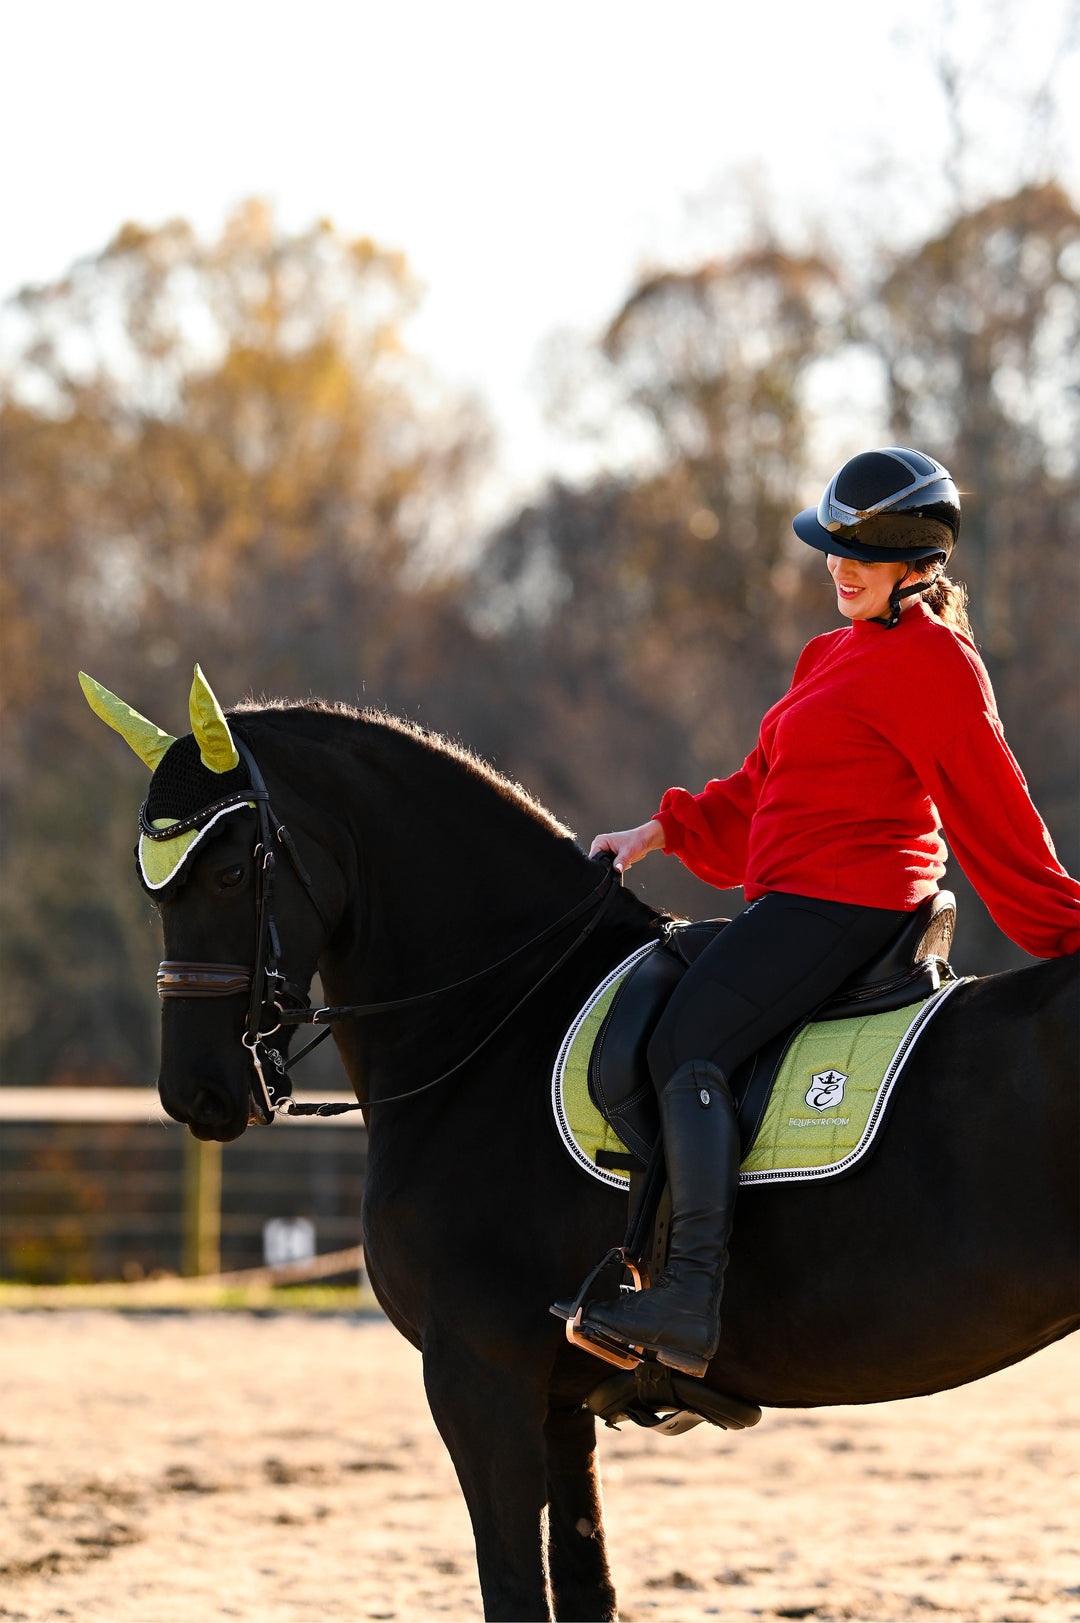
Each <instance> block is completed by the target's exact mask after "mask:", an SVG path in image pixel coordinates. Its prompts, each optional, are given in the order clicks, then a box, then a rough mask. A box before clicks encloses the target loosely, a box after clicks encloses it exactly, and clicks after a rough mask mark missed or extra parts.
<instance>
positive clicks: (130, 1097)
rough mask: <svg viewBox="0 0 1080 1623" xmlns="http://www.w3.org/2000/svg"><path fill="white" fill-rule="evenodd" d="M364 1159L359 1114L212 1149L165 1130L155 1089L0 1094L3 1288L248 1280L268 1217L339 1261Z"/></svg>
mask: <svg viewBox="0 0 1080 1623" xmlns="http://www.w3.org/2000/svg"><path fill="white" fill-rule="evenodd" d="M298 1097H299V1098H303V1097H304V1095H302V1094H301V1095H298ZM320 1097H326V1095H325V1094H324V1095H320ZM340 1097H341V1098H345V1097H346V1096H345V1095H340ZM366 1158H367V1135H366V1133H365V1131H364V1127H363V1120H362V1118H361V1116H360V1114H359V1112H355V1113H352V1114H349V1115H345V1116H332V1117H326V1118H311V1117H300V1118H297V1119H295V1120H290V1121H282V1122H278V1123H275V1125H274V1126H273V1127H272V1128H270V1129H267V1128H253V1129H251V1130H250V1131H249V1132H247V1133H246V1134H244V1136H243V1137H242V1138H240V1139H238V1140H237V1141H236V1142H235V1143H234V1144H229V1145H224V1146H222V1145H220V1144H201V1143H200V1142H199V1141H198V1140H196V1139H194V1138H192V1137H191V1135H190V1134H189V1133H188V1132H187V1130H186V1128H183V1127H180V1126H179V1125H178V1124H177V1123H176V1122H172V1121H170V1119H169V1118H168V1117H167V1116H166V1115H165V1114H164V1112H163V1111H162V1109H161V1106H160V1103H159V1101H158V1097H157V1094H156V1092H155V1091H154V1090H153V1089H149V1088H20V1087H6V1088H0V1278H7V1279H16V1280H28V1281H37V1282H40V1283H60V1282H63V1281H65V1280H72V1279H76V1280H87V1281H92V1280H103V1279H117V1278H126V1279H129V1280H134V1279H140V1278H145V1277H153V1276H154V1275H161V1274H170V1273H171V1274H176V1273H182V1274H185V1275H189V1276H196V1275H203V1276H205V1275H218V1274H220V1273H221V1271H222V1268H223V1267H224V1268H226V1269H227V1270H231V1271H234V1272H235V1271H238V1270H249V1269H251V1268H253V1267H258V1266H259V1265H260V1264H261V1263H262V1262H263V1255H262V1230H263V1224H264V1223H265V1222H266V1221H267V1219H269V1218H275V1217H277V1218H280V1217H285V1218H290V1217H291V1218H295V1217H301V1216H302V1217H306V1218H307V1219H308V1220H309V1221H310V1222H311V1223H313V1224H314V1226H315V1230H316V1241H317V1246H318V1248H319V1250H320V1251H322V1252H341V1253H343V1254H344V1253H346V1252H348V1251H349V1249H350V1247H354V1246H355V1245H356V1244H358V1242H359V1239H360V1199H361V1193H362V1188H363V1176H364V1168H365V1164H366ZM342 1271H343V1272H344V1271H345V1270H344V1269H343V1270H342ZM309 1277H313V1276H309Z"/></svg>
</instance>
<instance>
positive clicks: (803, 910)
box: [649, 890, 911, 1089]
mask: <svg viewBox="0 0 1080 1623" xmlns="http://www.w3.org/2000/svg"><path fill="white" fill-rule="evenodd" d="M910 917H911V914H910V913H905V912H896V911H894V910H892V909H891V908H884V907H857V906H855V905H854V904H853V903H851V902H824V901H819V900H817V899H816V898H815V897H812V896H788V895H786V894H785V893H784V892H783V891H776V890H774V891H770V892H769V893H768V895H767V896H762V897H759V899H758V900H757V901H756V902H751V903H750V906H749V907H748V908H747V909H746V910H745V912H743V913H740V914H739V916H738V918H736V919H733V920H732V922H731V923H730V924H729V925H728V927H727V929H725V930H721V932H720V934H719V935H718V936H717V937H716V939H715V941H712V942H710V944H709V946H708V947H706V949H705V951H704V952H703V953H702V954H701V957H700V958H698V959H697V960H696V961H695V962H694V963H693V964H691V966H690V968H689V969H688V970H687V971H686V974H685V975H684V976H683V978H682V980H681V981H680V982H679V984H678V986H676V988H675V991H674V992H673V993H672V995H671V999H670V1001H669V1003H668V1005H667V1008H666V1009H665V1010H664V1012H663V1014H662V1015H661V1017H660V1020H659V1022H658V1023H657V1027H656V1030H655V1031H654V1032H653V1036H652V1040H651V1042H650V1043H649V1069H650V1071H651V1073H652V1078H653V1082H654V1083H655V1085H656V1087H657V1088H658V1089H662V1088H663V1087H664V1086H665V1084H666V1083H667V1081H668V1078H669V1077H671V1076H672V1075H674V1073H675V1071H676V1070H677V1069H678V1068H679V1066H680V1065H682V1064H684V1063H685V1062H686V1061H687V1060H692V1059H703V1060H711V1062H712V1063H713V1064H714V1065H718V1066H719V1067H720V1069H721V1070H722V1071H723V1073H724V1075H725V1076H727V1077H730V1076H731V1075H732V1073H733V1072H734V1070H735V1068H736V1066H738V1065H740V1064H741V1063H742V1061H743V1060H744V1059H746V1058H748V1056H749V1055H750V1054H753V1053H754V1052H756V1050H757V1049H759V1048H760V1047H761V1046H762V1044H763V1043H766V1042H768V1040H769V1038H770V1037H775V1036H776V1035H777V1033H778V1032H781V1031H783V1030H784V1028H785V1027H786V1026H790V1025H794V1023H795V1022H796V1021H797V1020H801V1019H803V1018H804V1016H806V1015H808V1014H810V1013H811V1012H812V1011H813V1010H814V1009H816V1008H817V1007H818V1005H819V1004H821V1003H823V1002H824V1001H825V999H826V998H828V997H831V996H832V994H833V993H834V992H835V991H837V990H838V989H839V988H840V987H841V986H842V985H843V984H844V982H845V981H846V980H847V979H848V977H849V976H850V975H853V974H854V973H855V971H856V970H857V969H858V968H859V967H860V965H862V964H864V963H865V962H866V961H867V959H868V958H872V957H873V956H874V955H875V953H878V952H880V951H881V950H882V948H883V947H885V946H887V945H888V943H889V942H890V941H891V940H892V939H893V937H894V936H895V935H897V934H898V933H899V931H900V929H901V927H902V926H903V924H904V923H905V921H906V920H907V919H909V918H910Z"/></svg>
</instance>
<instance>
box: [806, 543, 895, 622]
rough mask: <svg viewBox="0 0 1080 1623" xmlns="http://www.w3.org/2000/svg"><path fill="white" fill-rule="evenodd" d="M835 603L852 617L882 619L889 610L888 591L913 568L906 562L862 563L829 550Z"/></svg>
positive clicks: (854, 618)
mask: <svg viewBox="0 0 1080 1623" xmlns="http://www.w3.org/2000/svg"><path fill="white" fill-rule="evenodd" d="M826 561H827V563H828V566H829V574H830V575H831V576H832V578H833V585H834V586H835V587H836V606H837V608H838V609H839V610H840V613H841V614H845V615H847V617H848V619H849V620H875V619H878V620H881V619H885V618H886V616H887V615H888V613H889V593H890V592H891V591H892V589H893V587H894V586H895V585H897V583H898V582H899V581H901V580H903V578H904V576H905V575H906V574H908V573H909V570H910V569H911V567H912V566H911V565H910V564H906V563H893V562H884V561H883V562H881V563H863V562H862V561H861V560H859V559H856V558H839V557H837V555H836V554H835V553H829V555H828V558H827V560H826Z"/></svg>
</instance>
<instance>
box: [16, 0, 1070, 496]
mask: <svg viewBox="0 0 1080 1623" xmlns="http://www.w3.org/2000/svg"><path fill="white" fill-rule="evenodd" d="M1076 13H1077V0H1022V3H1021V0H1017V3H1016V4H1015V5H1010V4H1008V3H1007V0H954V3H949V0H817V4H815V5H813V6H809V5H806V4H805V0H799V3H792V0H773V3H769V0H758V3H757V4H751V5H746V4H739V5H734V4H730V3H727V0H666V3H665V4H663V5H660V4H655V3H654V4H651V5H650V4H645V3H642V0H620V3H613V0H544V3H543V4H536V3H534V0H457V3H455V4H448V3H447V0H379V3H377V4H375V3H371V0H304V3H303V4H300V3H298V0H293V3H282V0H257V3H253V0H184V3H183V4H178V3H176V0H137V3H129V0H93V3H92V4H88V3H86V0H77V3H74V0H0V143H2V144H0V152H2V154H3V158H2V164H0V296H3V295H5V294H7V293H9V292H11V291H13V290H14V289H15V288H16V287H18V286H20V285H22V284H23V283H25V282H27V281H34V280H46V279H51V278H54V277H56V276H58V275H60V274H61V273H62V271H63V270H64V269H65V268H66V266H67V265H68V264H69V263H70V261H71V260H73V259H74V258H76V257H78V256H79V255H81V254H85V253H89V252H92V251H94V250H96V249H97V248H99V247H101V246H102V245H103V244H104V243H105V242H106V241H107V240H108V238H109V237H110V236H111V235H112V234H113V232H114V231H115V230H116V228H117V227H118V226H119V225H120V224H121V222H122V221H124V220H126V219H138V220H140V221H142V222H144V223H147V224H154V223H157V222H160V221H161V220H163V219H165V218H168V217H170V216H172V215H176V214H182V215H184V216H186V217H188V218H189V219H191V220H193V221H194V222H195V224H196V225H197V226H198V227H199V228H200V229H201V230H203V231H205V232H210V233H212V232H216V231H217V230H218V229H219V228H220V226H221V223H222V221H223V219H224V217H225V215H226V213H227V212H228V210H229V208H230V207H231V206H232V205H233V204H235V203H236V202H237V201H238V200H239V199H240V198H242V197H245V196H249V195H252V194H258V195H260V196H264V197H268V198H270V199H271V200H272V201H273V202H274V203H275V204H276V206H277V209H278V213H279V218H280V219H281V220H282V222H283V223H284V224H285V225H286V226H289V227H301V226H304V225H306V224H307V223H309V222H310V221H311V220H312V219H313V218H315V217H316V216H321V215H328V216H329V217H330V218H332V219H333V220H334V221H335V223H336V224H337V225H339V226H340V227H341V228H343V229H344V230H346V231H348V232H350V233H366V234H370V235H372V236H374V237H375V238H376V239H377V240H379V241H380V242H383V243H384V244H386V245H387V246H391V247H397V248H401V249H403V250H404V251H405V253H406V254H407V255H408V257H409V259H410V261H411V262H412V264H413V266H414V269H415V270H416V271H417V272H418V274H419V275H420V277H421V279H422V280H423V282H424V283H425V284H426V286H427V289H428V292H427V297H426V299H425V303H424V306H423V310H422V313H421V315H420V316H419V317H418V318H417V320H416V321H415V323H414V324H413V326H412V328H411V330H410V338H411V342H412V344H413V346H414V347H415V348H417V349H419V350H420V351H421V352H422V353H423V354H425V355H426V356H427V357H429V358H430V359H431V361H432V362H433V363H434V364H435V365H436V367H437V368H438V369H439V370H440V371H441V372H442V373H443V375H444V376H447V377H448V378H450V379H451V380H453V381H455V382H457V383H463V384H466V385H469V386H471V387H472V388H474V389H475V390H477V392H479V393H480V395H481V396H482V397H483V399H484V400H485V402H486V404H487V407H488V409H489V412H490V413H491V415H492V416H493V418H494V420H495V424H496V427H497V430H498V433H499V436H500V464H499V468H500V471H499V476H498V481H497V487H495V488H497V491H498V493H499V495H500V496H501V498H502V499H506V498H507V497H509V496H511V495H514V494H520V493H522V492H524V491H526V490H528V489H529V488H530V486H532V485H534V484H535V483H536V481H537V480H538V479H539V478H540V477H542V475H543V474H544V473H545V472H547V471H550V470H552V469H572V468H573V467H574V465H575V464H574V453H573V452H572V450H571V449H570V448H569V447H568V445H567V444H566V443H565V442H564V441H563V440H562V439H560V437H559V436H558V435H557V434H556V433H555V432H554V431H552V430H551V429H549V428H548V427H547V426H546V425H545V423H544V420H543V415H542V404H541V394H540V390H539V388H538V386H537V376H536V374H537V368H538V360H537V357H538V352H539V349H540V346H541V345H542V343H543V340H544V339H545V337H546V336H547V335H548V334H550V333H551V332H552V331H554V330H558V329H565V328H570V329H577V330H580V331H586V332H587V331H591V330H593V329H595V328H596V327H598V326H599V325H600V324H602V322H603V321H604V319H605V317H607V316H609V315H610V314H611V313H612V312H613V311H614V309H615V308H616V307H617V305H618V303H619V301H620V299H621V297H622V295H623V294H624V293H625V292H626V290H627V288H628V286H629V283H630V280H631V278H632V276H633V273H634V271H635V269H636V268H638V267H639V266H640V265H642V264H643V263H645V262H648V261H655V260H657V259H661V258H665V257H676V258H685V257H686V256H687V255H689V254H692V253H695V252H701V253H704V252H709V251H714V252H715V251H722V250H723V248H724V247H725V246H730V243H731V240H732V238H731V232H732V229H733V225H732V220H733V217H734V213H735V212H737V211H736V210H735V200H736V198H737V197H738V196H739V195H743V196H745V191H746V182H745V179H744V180H743V182H742V192H741V193H740V191H739V184H738V183H737V181H736V178H735V177H737V176H738V175H739V174H740V173H741V174H742V175H743V176H744V177H745V175H746V174H747V172H751V173H752V174H753V175H755V176H756V179H755V180H754V181H753V183H752V187H751V189H752V191H756V192H759V193H765V192H767V193H768V194H769V195H770V196H771V198H772V200H773V206H774V210H775V213H776V216H777V218H778V219H779V221H780V223H781V225H782V226H783V227H784V228H785V229H794V230H798V229H800V228H801V227H802V226H804V225H805V224H807V223H808V222H810V221H812V220H813V219H815V218H817V219H820V218H824V219H825V220H826V221H827V222H829V223H830V224H831V226H832V227H833V228H834V229H835V230H836V232H837V233H838V235H839V236H840V238H841V240H842V241H843V242H845V243H846V244H848V245H849V247H850V249H851V251H852V252H857V251H858V243H859V241H860V237H865V236H866V235H867V234H870V235H873V234H875V233H877V234H880V233H882V232H885V233H889V234H892V235H893V236H894V237H895V238H897V239H902V238H903V237H904V235H905V234H910V233H911V232H914V231H918V230H921V229H926V228H927V227H929V226H931V225H933V224H934V223H935V222H937V221H939V220H940V219H941V218H942V217H943V211H944V209H945V207H946V206H947V200H948V196H949V194H948V190H947V187H946V185H945V182H944V180H943V176H942V163H943V156H944V154H945V153H946V152H947V151H948V148H949V134H948V128H947V121H946V118H945V114H944V109H943V104H942V100H941V97H940V95H939V94H938V92H937V90H936V88H935V82H934V78H933V74H932V71H931V67H930V61H931V57H932V54H933V51H934V49H935V48H936V46H937V44H938V43H939V42H940V40H941V38H942V30H943V28H944V29H945V34H946V37H947V38H948V40H949V41H950V42H951V47H952V49H953V50H954V51H955V52H958V53H959V55H960V58H961V60H962V62H963V64H964V67H965V71H966V72H968V74H969V75H970V77H971V81H972V84H973V86H974V89H973V92H972V97H971V102H970V111H969V114H968V118H969V122H970V127H971V129H972V132H973V135H974V139H973V141H972V144H971V148H970V151H969V153H968V156H967V160H966V166H967V168H966V172H967V173H968V175H969V177H970V182H971V195H972V196H974V197H979V196H982V195H985V193H986V191H987V190H989V189H992V188H994V187H1001V186H1009V185H1012V184H1014V183H1015V182H1016V180H1017V178H1018V177H1024V178H1026V177H1027V176H1028V175H1029V174H1031V173H1032V172H1034V171H1033V166H1036V167H1037V163H1038V160H1039V156H1040V152H1041V151H1042V146H1043V143H1042V142H1041V139H1040V136H1039V131H1038V130H1037V129H1035V128H1034V127H1033V125H1032V122H1031V120H1030V118H1029V117H1028V116H1027V115H1026V113H1025V111H1024V109H1025V106H1026V104H1027V100H1028V95H1027V93H1028V91H1029V90H1030V88H1031V87H1032V86H1034V85H1036V84H1038V82H1039V81H1040V80H1041V79H1042V78H1043V77H1044V76H1045V74H1046V71H1047V68H1048V66H1049V63H1050V59H1051V55H1052V52H1053V49H1054V46H1055V44H1057V43H1058V42H1060V41H1061V39H1062V37H1063V35H1064V34H1065V32H1066V29H1067V26H1068V20H1069V18H1070V15H1071V18H1072V25H1073V30H1074V33H1075V29H1076ZM950 19H952V21H951V26H948V27H946V25H947V24H948V23H949V20H950ZM995 41H998V44H997V48H996V49H995V48H994V42H995ZM1056 88H1057V100H1058V107H1059V117H1058V122H1057V125H1056V128H1055V131H1054V133H1053V139H1052V156H1053V158H1054V159H1055V162H1056V168H1057V170H1058V172H1059V173H1061V174H1063V175H1064V177H1065V178H1066V180H1067V181H1068V182H1069V184H1070V185H1071V186H1072V187H1073V190H1074V192H1075V191H1076V190H1077V189H1078V180H1080V71H1078V63H1077V56H1076V54H1075V51H1074V54H1073V55H1072V56H1071V57H1069V58H1067V59H1066V61H1065V63H1064V65H1063V66H1062V68H1061V69H1060V71H1059V74H1058V77H1057V80H1056ZM861 225H862V226H864V227H865V229H864V230H862V231H861V230H860V226H861Z"/></svg>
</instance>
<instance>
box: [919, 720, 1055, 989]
mask: <svg viewBox="0 0 1080 1623" xmlns="http://www.w3.org/2000/svg"><path fill="white" fill-rule="evenodd" d="M912 764H913V765H914V766H915V769H916V771H917V772H918V774H919V777H920V779H921V781H922V784H923V787H924V788H925V789H926V791H927V793H928V794H929V795H930V797H931V799H932V800H933V802H934V804H935V805H936V807H937V810H938V816H939V817H940V818H941V827H942V828H943V830H944V831H945V838H946V839H947V840H948V842H949V845H950V847H951V848H952V850H953V852H954V853H955V855H956V859H957V861H958V862H959V864H960V866H961V867H962V868H963V870H964V872H965V873H966V874H967V876H968V878H969V879H970V880H971V882H972V884H973V885H974V886H975V889H976V890H977V891H978V893H979V895H980V896H981V897H982V899H983V901H984V902H985V903H986V906H987V908H988V909H989V911H990V914H991V917H992V918H993V920H994V922H995V923H996V924H998V925H999V926H1000V927H1001V929H1002V930H1004V932H1005V934H1006V935H1007V936H1008V937H1009V938H1010V939H1011V940H1012V941H1015V942H1016V944H1017V946H1019V947H1023V949H1024V951H1025V952H1030V953H1032V954H1033V955H1034V956H1035V957H1036V958H1057V957H1059V956H1061V955H1063V954H1064V953H1070V952H1076V951H1078V950H1080V884H1078V883H1077V881H1076V880H1075V879H1072V878H1070V876H1069V875H1068V874H1067V873H1066V872H1065V869H1064V868H1063V867H1062V866H1061V864H1060V862H1059V861H1058V860H1057V854H1056V852H1055V851H1054V845H1053V841H1052V840H1051V838H1050V835H1049V833H1048V831H1047V828H1046V825H1045V823H1044V822H1043V820H1042V818H1041V817H1040V816H1039V814H1038V812H1037V811H1036V810H1035V807H1034V806H1033V804H1032V802H1031V796H1030V795H1029V794H1028V787H1027V784H1026V783H1025V781H1024V775H1023V773H1022V772H1021V771H1020V768H1019V766H1018V765H1017V763H1016V760H1015V758H1014V756H1013V754H1012V752H1011V750H1010V749H1009V746H1008V745H1007V744H1006V742H1005V738H1004V735H1003V733H1002V730H1001V722H1000V721H999V720H998V718H997V716H996V715H993V714H991V713H990V712H989V711H987V710H982V711H981V712H980V714H979V715H978V717H977V719H976V720H974V721H973V722H972V723H971V724H970V725H969V726H968V727H966V728H964V729H962V730H961V731H960V732H958V733H955V734H954V735H953V737H951V738H950V739H949V740H948V742H947V743H946V744H943V745H942V744H936V743H935V745H934V749H933V752H932V753H929V752H928V754H927V755H926V757H925V758H923V759H921V760H916V759H913V760H912Z"/></svg>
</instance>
